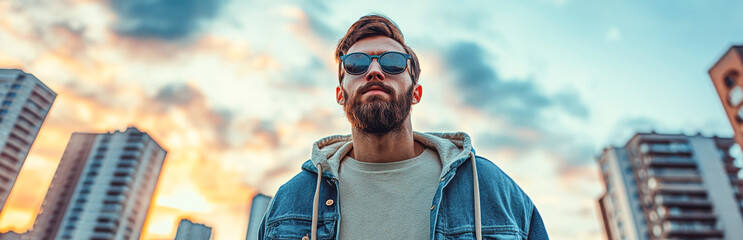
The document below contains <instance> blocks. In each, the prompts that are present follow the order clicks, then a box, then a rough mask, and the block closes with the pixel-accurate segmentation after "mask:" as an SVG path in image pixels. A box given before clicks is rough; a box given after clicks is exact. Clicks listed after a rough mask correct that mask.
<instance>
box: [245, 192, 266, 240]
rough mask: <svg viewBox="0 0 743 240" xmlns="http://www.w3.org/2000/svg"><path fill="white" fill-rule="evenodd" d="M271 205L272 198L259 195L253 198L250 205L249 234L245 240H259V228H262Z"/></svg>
mask: <svg viewBox="0 0 743 240" xmlns="http://www.w3.org/2000/svg"><path fill="white" fill-rule="evenodd" d="M269 203H271V197H269V196H266V195H263V194H262V193H259V194H258V195H255V197H253V202H252V203H251V204H250V218H249V219H248V234H247V235H246V237H245V239H247V240H258V228H260V226H261V221H262V220H263V215H264V214H266V210H268V204H269Z"/></svg>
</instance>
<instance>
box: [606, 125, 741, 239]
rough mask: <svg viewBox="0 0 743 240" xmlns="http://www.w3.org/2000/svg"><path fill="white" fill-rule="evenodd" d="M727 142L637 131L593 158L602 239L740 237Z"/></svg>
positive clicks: (735, 186)
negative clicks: (598, 185) (598, 176)
mask: <svg viewBox="0 0 743 240" xmlns="http://www.w3.org/2000/svg"><path fill="white" fill-rule="evenodd" d="M733 144H734V141H733V139H731V138H718V137H711V138H710V137H704V136H701V135H696V136H686V135H683V134H657V133H655V132H653V133H647V134H645V133H639V134H636V135H635V136H634V137H632V139H630V141H629V142H628V143H627V144H626V145H625V146H624V147H610V148H606V149H604V152H603V154H602V155H601V156H600V157H599V158H598V159H597V160H598V162H599V165H600V166H601V176H602V180H603V182H604V185H605V187H606V193H604V194H603V195H602V196H601V197H600V198H599V199H598V203H599V209H600V213H601V217H602V220H603V226H604V230H605V237H606V239H610V240H615V239H616V240H624V239H626V240H646V239H652V240H660V239H707V240H721V239H725V240H736V239H743V220H742V219H743V218H742V216H741V215H742V214H741V211H742V210H743V196H741V193H740V191H739V186H740V184H741V180H740V179H738V172H739V170H740V168H738V167H736V166H735V165H734V164H733V161H734V159H733V158H732V157H731V156H730V154H729V153H728V152H729V150H730V148H731V146H732V145H733Z"/></svg>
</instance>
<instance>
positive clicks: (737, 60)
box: [709, 46, 743, 191]
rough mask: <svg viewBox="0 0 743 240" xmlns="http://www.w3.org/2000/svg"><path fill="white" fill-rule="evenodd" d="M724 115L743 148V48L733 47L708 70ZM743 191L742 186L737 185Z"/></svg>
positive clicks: (736, 139) (734, 136) (734, 137)
mask: <svg viewBox="0 0 743 240" xmlns="http://www.w3.org/2000/svg"><path fill="white" fill-rule="evenodd" d="M709 77H710V79H712V84H713V85H714V86H715V90H717V95H718V96H719V97H720V102H721V103H722V108H723V109H725V115H726V116H727V118H728V120H729V121H730V125H732V127H733V132H734V133H735V134H734V135H733V139H735V142H737V143H738V146H743V106H742V105H741V103H743V46H733V47H731V48H730V49H728V51H727V52H725V54H724V55H723V56H722V57H721V58H720V60H718V61H717V63H715V65H713V66H712V68H710V70H709ZM738 191H743V184H739V185H738Z"/></svg>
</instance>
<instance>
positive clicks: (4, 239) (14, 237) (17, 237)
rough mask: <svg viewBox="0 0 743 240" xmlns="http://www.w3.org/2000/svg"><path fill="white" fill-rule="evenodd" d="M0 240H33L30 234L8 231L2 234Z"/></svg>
mask: <svg viewBox="0 0 743 240" xmlns="http://www.w3.org/2000/svg"><path fill="white" fill-rule="evenodd" d="M0 240H31V238H29V236H28V232H25V233H16V232H13V231H8V232H4V233H0Z"/></svg>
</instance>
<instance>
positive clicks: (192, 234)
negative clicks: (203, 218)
mask: <svg viewBox="0 0 743 240" xmlns="http://www.w3.org/2000/svg"><path fill="white" fill-rule="evenodd" d="M211 239H212V228H210V227H207V226H206V225H204V224H200V223H194V222H191V220H188V219H181V223H179V224H178V231H177V232H176V233H175V240H211Z"/></svg>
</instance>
